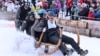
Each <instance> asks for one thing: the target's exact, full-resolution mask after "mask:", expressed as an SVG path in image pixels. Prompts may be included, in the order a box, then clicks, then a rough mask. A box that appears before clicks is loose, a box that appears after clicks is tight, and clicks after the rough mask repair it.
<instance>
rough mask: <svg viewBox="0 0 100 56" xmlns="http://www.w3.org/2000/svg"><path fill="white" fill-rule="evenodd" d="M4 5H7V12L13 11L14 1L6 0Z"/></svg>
mask: <svg viewBox="0 0 100 56" xmlns="http://www.w3.org/2000/svg"><path fill="white" fill-rule="evenodd" d="M5 6H6V7H7V11H8V12H13V9H14V3H13V2H12V1H11V0H9V1H8V2H6V3H5Z"/></svg>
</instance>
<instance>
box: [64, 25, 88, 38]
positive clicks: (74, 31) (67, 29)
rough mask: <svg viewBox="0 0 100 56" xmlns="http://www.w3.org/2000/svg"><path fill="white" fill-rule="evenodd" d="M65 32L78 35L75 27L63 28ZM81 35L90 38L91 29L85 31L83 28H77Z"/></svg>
mask: <svg viewBox="0 0 100 56" xmlns="http://www.w3.org/2000/svg"><path fill="white" fill-rule="evenodd" d="M63 27H64V28H63V30H64V31H67V32H72V33H76V28H75V27H70V26H63ZM77 29H78V31H79V33H80V34H81V35H86V36H90V30H89V29H83V28H77Z"/></svg>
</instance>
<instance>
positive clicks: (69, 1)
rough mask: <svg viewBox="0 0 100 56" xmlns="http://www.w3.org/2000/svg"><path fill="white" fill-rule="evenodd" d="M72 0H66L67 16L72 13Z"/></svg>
mask: <svg viewBox="0 0 100 56" xmlns="http://www.w3.org/2000/svg"><path fill="white" fill-rule="evenodd" d="M72 3H73V2H72V0H66V16H68V13H69V14H70V15H71V7H72Z"/></svg>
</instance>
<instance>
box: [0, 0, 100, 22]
mask: <svg viewBox="0 0 100 56" xmlns="http://www.w3.org/2000/svg"><path fill="white" fill-rule="evenodd" d="M25 1H27V2H28V3H29V6H30V7H31V10H32V11H37V12H38V10H40V9H44V10H46V11H48V10H51V11H53V12H54V13H55V14H56V15H57V16H58V15H59V11H62V12H66V15H65V17H66V16H71V19H73V20H78V19H79V18H81V19H88V20H100V19H99V18H100V1H99V0H2V1H0V10H4V11H8V12H9V11H10V12H11V11H12V12H17V10H18V8H19V7H20V6H22V5H23V3H24V2H25ZM64 6H65V7H66V8H65V10H66V11H64Z"/></svg>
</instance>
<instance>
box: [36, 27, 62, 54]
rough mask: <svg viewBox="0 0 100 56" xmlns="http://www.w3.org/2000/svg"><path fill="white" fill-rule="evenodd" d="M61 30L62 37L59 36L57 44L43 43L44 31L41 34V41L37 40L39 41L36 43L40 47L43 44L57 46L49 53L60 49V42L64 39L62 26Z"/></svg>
mask: <svg viewBox="0 0 100 56" xmlns="http://www.w3.org/2000/svg"><path fill="white" fill-rule="evenodd" d="M59 32H60V38H59V40H58V43H57V44H50V43H43V42H42V39H43V35H44V32H42V33H41V35H40V39H39V41H37V43H36V47H40V46H41V45H45V46H55V48H53V49H52V51H48V52H47V53H46V54H47V55H49V54H52V53H54V52H55V51H56V50H58V49H59V46H60V44H61V42H62V39H61V38H62V28H59Z"/></svg>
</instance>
